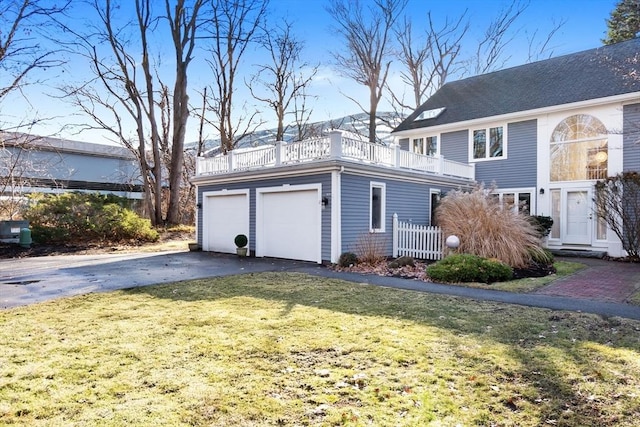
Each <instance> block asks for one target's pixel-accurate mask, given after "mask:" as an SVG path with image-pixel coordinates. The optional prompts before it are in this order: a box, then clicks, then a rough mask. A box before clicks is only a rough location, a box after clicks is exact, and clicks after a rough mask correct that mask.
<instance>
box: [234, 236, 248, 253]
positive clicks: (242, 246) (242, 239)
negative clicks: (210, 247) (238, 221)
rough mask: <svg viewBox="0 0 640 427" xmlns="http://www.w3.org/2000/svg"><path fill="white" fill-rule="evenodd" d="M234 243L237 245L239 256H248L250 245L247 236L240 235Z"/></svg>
mask: <svg viewBox="0 0 640 427" xmlns="http://www.w3.org/2000/svg"><path fill="white" fill-rule="evenodd" d="M233 242H234V243H235V244H236V247H237V248H236V253H237V254H238V256H247V243H249V239H248V238H247V236H245V235H244V234H238V235H237V236H236V238H235V239H234V240H233Z"/></svg>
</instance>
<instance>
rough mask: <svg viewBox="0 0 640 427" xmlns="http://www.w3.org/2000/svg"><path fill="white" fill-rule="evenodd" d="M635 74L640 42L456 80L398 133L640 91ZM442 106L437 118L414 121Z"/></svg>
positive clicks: (639, 65) (639, 76)
mask: <svg viewBox="0 0 640 427" xmlns="http://www.w3.org/2000/svg"><path fill="white" fill-rule="evenodd" d="M634 70H640V39H634V40H629V41H626V42H622V43H617V44H614V45H609V46H601V47H598V48H595V49H590V50H585V51H582V52H578V53H573V54H569V55H564V56H559V57H556V58H551V59H547V60H544V61H539V62H533V63H530V64H526V65H521V66H518V67H513V68H508V69H505V70H500V71H495V72H492V73H488V74H483V75H479V76H475V77H470V78H467V79H463V80H458V81H454V82H451V83H447V84H445V85H444V86H442V88H440V89H439V90H438V91H437V92H436V93H434V94H433V96H431V97H430V98H429V99H428V100H427V101H426V102H425V103H424V104H422V105H421V106H420V107H418V109H417V110H416V111H414V112H413V114H411V115H410V116H409V117H408V118H407V119H406V120H405V121H403V122H402V123H401V124H400V125H399V126H398V127H397V128H396V129H395V130H394V132H398V131H402V130H408V129H417V128H423V127H431V126H438V125H445V124H450V123H456V122H460V121H465V120H473V119H479V118H484V117H492V116H498V115H502V114H509V113H515V112H519V111H527V110H533V109H537V108H544V107H549V106H554V105H562V104H568V103H573V102H579V101H585V100H590V99H597V98H604V97H609V96H614V95H621V94H625V93H632V92H638V91H640V73H638V72H634ZM631 74H633V75H631ZM634 76H635V77H634ZM442 107H445V110H444V112H442V114H440V115H439V116H437V117H436V118H432V119H426V120H418V121H414V119H415V118H416V117H418V116H419V115H420V113H422V112H423V111H430V110H433V109H438V108H442Z"/></svg>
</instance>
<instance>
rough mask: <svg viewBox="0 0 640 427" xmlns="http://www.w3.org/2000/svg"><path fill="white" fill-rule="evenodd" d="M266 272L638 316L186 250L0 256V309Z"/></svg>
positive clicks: (610, 306) (561, 300) (635, 311)
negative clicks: (315, 276)
mask: <svg viewBox="0 0 640 427" xmlns="http://www.w3.org/2000/svg"><path fill="white" fill-rule="evenodd" d="M605 267H606V268H608V269H607V274H615V271H616V269H615V268H611V265H610V264H607V263H599V264H596V265H589V266H588V269H589V271H588V272H584V273H583V274H582V275H581V276H579V277H583V278H585V277H586V278H588V277H594V278H597V277H601V276H602V275H601V274H600V275H599V274H598V268H605ZM639 268H640V267H639ZM265 271H296V272H302V273H308V274H313V275H319V276H324V277H331V278H336V279H342V280H347V281H351V282H355V283H367V284H373V285H378V286H387V287H393V288H398V289H408V290H414V291H419V292H430V293H435V294H443V295H452V296H458V297H464V298H471V299H476V300H484V301H496V302H503V303H509V304H519V305H524V306H530V307H542V308H549V309H553V310H571V311H582V312H588V313H595V314H599V315H602V316H620V317H627V318H632V319H638V320H640V307H637V306H633V305H629V304H624V303H619V302H611V301H605V300H602V299H594V298H584V297H582V296H581V295H576V296H573V295H557V294H547V293H544V292H537V293H532V294H517V293H511V292H502V291H494V290H486V289H477V288H467V287H463V286H453V285H443V284H438V283H426V282H422V281H418V280H410V279H402V278H395V277H382V276H376V275H364V274H357V273H341V272H336V271H333V270H331V269H329V268H326V267H324V266H321V265H318V264H314V263H307V262H301V261H290V260H280V259H271V258H240V257H237V256H235V255H222V254H214V253H210V252H185V251H181V252H163V253H126V254H106V255H104V254H100V255H62V256H48V257H37V258H23V259H1V260H0V308H11V307H17V306H21V305H28V304H32V303H36V302H42V301H46V300H50V299H55V298H61V297H65V296H72V295H79V294H86V293H91V292H105V291H111V290H116V289H125V288H132V287H137V286H147V285H152V284H158V283H168V282H176V281H181V280H190V279H198V278H205V277H214V276H227V275H233V274H243V273H259V272H265ZM588 285H589V284H588V283H587V282H583V286H588ZM543 289H544V288H543Z"/></svg>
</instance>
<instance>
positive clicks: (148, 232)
mask: <svg viewBox="0 0 640 427" xmlns="http://www.w3.org/2000/svg"><path fill="white" fill-rule="evenodd" d="M129 203H130V202H129V201H128V200H127V199H124V198H121V197H117V196H114V195H100V194H87V193H63V194H57V195H33V196H31V197H30V203H29V207H28V208H27V209H26V211H25V213H24V218H25V219H27V220H28V221H29V224H30V226H31V230H32V238H33V240H34V241H35V242H38V243H69V242H91V241H102V242H119V241H126V240H129V241H130V240H134V241H141V242H155V241H157V240H158V238H159V234H158V232H157V231H156V230H155V229H154V228H153V227H152V226H151V222H150V221H149V220H148V219H144V218H141V217H140V216H138V214H136V213H135V212H133V211H132V210H131V209H129V207H128V206H129Z"/></svg>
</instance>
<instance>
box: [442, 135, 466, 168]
mask: <svg viewBox="0 0 640 427" xmlns="http://www.w3.org/2000/svg"><path fill="white" fill-rule="evenodd" d="M440 154H441V155H442V156H443V157H444V158H445V159H447V160H453V161H455V162H462V163H469V131H468V130H460V131H456V132H449V133H443V134H442V135H440Z"/></svg>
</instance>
